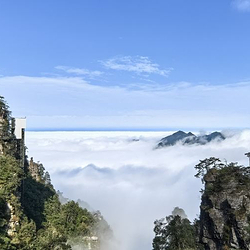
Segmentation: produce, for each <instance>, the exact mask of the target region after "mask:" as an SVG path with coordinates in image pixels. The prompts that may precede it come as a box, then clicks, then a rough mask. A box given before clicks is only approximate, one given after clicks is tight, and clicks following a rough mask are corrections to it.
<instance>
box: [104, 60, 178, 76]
mask: <svg viewBox="0 0 250 250" xmlns="http://www.w3.org/2000/svg"><path fill="white" fill-rule="evenodd" d="M101 62H102V64H103V65H104V66H105V67H106V68H107V69H113V70H123V71H129V72H134V73H137V74H144V75H147V74H157V75H161V76H164V77H168V76H169V74H170V72H171V71H172V70H173V69H172V68H169V69H161V68H160V66H159V65H158V64H156V63H153V62H151V60H150V59H149V58H148V57H146V56H135V57H132V56H117V57H114V58H111V59H108V60H106V61H101Z"/></svg>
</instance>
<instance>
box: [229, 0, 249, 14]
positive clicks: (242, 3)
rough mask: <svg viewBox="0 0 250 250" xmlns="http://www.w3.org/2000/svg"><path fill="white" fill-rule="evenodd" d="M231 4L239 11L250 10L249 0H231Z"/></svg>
mask: <svg viewBox="0 0 250 250" xmlns="http://www.w3.org/2000/svg"><path fill="white" fill-rule="evenodd" d="M232 6H233V7H234V8H236V9H237V10H239V11H243V12H246V11H247V12H248V11H250V0H233V2H232Z"/></svg>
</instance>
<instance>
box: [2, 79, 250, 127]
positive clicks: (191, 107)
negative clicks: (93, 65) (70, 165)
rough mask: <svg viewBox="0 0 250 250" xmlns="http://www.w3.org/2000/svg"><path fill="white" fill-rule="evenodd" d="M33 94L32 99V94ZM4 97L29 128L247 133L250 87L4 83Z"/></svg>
mask: <svg viewBox="0 0 250 250" xmlns="http://www.w3.org/2000/svg"><path fill="white" fill-rule="evenodd" d="M27 90H28V93H27ZM0 92H1V95H3V96H4V97H5V98H6V100H7V101H8V103H9V106H10V107H11V110H13V111H14V113H13V114H14V115H15V116H27V117H28V128H33V129H37V128H41V129H53V128H64V129H71V128H77V129H81V128H92V129H96V128H119V129H121V128H122V129H126V128H129V129H131V128H140V129H147V128H151V129H152V128H158V129H159V128H160V129H166V128H178V129H179V128H180V127H182V128H195V129H201V128H244V127H248V126H249V124H250V110H249V108H248V107H249V106H250V99H249V93H250V82H242V83H235V84H227V85H210V84H191V83H186V82H183V83H175V84H166V85H157V84H154V85H141V84H138V83H136V82H135V83H134V84H131V85H127V86H101V85H99V86H98V85H93V84H90V83H88V82H87V81H86V80H84V79H82V78H80V77H30V76H13V77H0Z"/></svg>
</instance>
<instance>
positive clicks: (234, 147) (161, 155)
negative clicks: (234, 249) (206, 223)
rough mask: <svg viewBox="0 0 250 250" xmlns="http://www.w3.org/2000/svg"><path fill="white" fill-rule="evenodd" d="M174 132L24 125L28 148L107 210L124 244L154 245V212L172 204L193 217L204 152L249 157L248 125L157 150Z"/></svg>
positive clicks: (124, 248) (63, 185)
mask: <svg viewBox="0 0 250 250" xmlns="http://www.w3.org/2000/svg"><path fill="white" fill-rule="evenodd" d="M169 133H170V132H169ZM169 133H168V132H27V135H26V139H27V142H26V144H27V146H28V148H29V152H28V154H29V156H33V157H34V159H35V160H40V161H41V162H43V164H44V166H45V167H46V169H47V170H48V171H49V172H50V173H51V177H52V181H53V183H54V185H55V188H57V189H60V190H61V191H62V192H63V193H64V195H65V196H66V197H70V198H72V199H78V198H80V199H82V200H85V201H87V202H88V203H89V204H90V205H91V206H92V207H94V208H95V209H99V210H101V211H102V213H103V214H104V216H105V218H106V219H107V220H108V222H109V223H110V224H111V226H112V228H113V229H114V231H115V235H116V238H117V241H118V244H120V245H119V249H120V250H128V249H129V250H138V249H145V250H149V249H151V242H152V237H153V222H154V220H155V219H158V218H161V217H163V216H166V215H169V214H170V213H171V211H172V209H173V208H174V207H175V206H179V207H182V208H183V209H184V210H185V211H186V214H187V215H188V217H189V218H190V219H193V218H194V217H196V215H197V214H198V213H199V204H200V193H199V190H200V188H201V182H200V180H198V179H195V178H194V174H195V171H194V165H195V164H197V163H198V162H199V160H200V159H204V158H206V157H210V156H215V157H219V158H221V159H222V160H223V159H227V160H228V162H230V161H234V162H235V161H237V162H239V163H240V164H247V163H248V160H247V158H246V157H245V156H244V153H246V152H248V151H249V148H250V131H249V130H246V131H243V132H240V133H236V134H233V136H231V137H230V138H228V139H226V140H225V141H223V142H221V143H210V144H207V145H204V146H182V145H176V146H174V147H170V148H163V149H158V150H154V149H153V148H154V146H155V145H156V143H157V141H158V140H159V139H161V138H162V137H163V136H166V135H168V134H169ZM135 139H136V140H135ZM138 139H139V141H138Z"/></svg>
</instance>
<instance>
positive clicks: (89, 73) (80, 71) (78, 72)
mask: <svg viewBox="0 0 250 250" xmlns="http://www.w3.org/2000/svg"><path fill="white" fill-rule="evenodd" d="M55 69H58V70H62V71H64V72H66V73H68V74H75V75H81V76H86V77H88V78H95V77H99V76H101V75H103V74H104V72H101V71H98V70H94V71H91V70H88V69H83V68H74V67H68V66H56V67H55Z"/></svg>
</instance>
